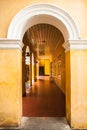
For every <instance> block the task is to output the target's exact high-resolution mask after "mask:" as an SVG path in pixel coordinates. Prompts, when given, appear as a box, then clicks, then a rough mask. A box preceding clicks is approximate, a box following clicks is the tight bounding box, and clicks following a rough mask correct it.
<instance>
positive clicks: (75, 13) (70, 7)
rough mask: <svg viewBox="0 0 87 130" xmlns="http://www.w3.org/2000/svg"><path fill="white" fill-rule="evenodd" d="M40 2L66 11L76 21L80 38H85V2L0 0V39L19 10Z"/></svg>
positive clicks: (86, 23)
mask: <svg viewBox="0 0 87 130" xmlns="http://www.w3.org/2000/svg"><path fill="white" fill-rule="evenodd" d="M42 2H43V3H48V4H52V5H55V6H58V7H60V8H63V9H64V10H66V11H67V12H68V14H70V15H71V17H72V18H73V19H74V20H75V21H76V23H77V25H78V28H79V31H80V35H81V37H82V38H85V37H87V29H85V27H86V25H87V14H86V12H87V0H66V1H65V0H21V1H20V0H15V1H14V0H0V38H5V37H6V36H7V31H8V27H9V24H10V22H11V20H12V19H13V17H14V16H15V15H16V14H17V13H18V12H19V11H20V10H21V9H23V8H24V7H26V6H29V5H31V4H36V3H42Z"/></svg>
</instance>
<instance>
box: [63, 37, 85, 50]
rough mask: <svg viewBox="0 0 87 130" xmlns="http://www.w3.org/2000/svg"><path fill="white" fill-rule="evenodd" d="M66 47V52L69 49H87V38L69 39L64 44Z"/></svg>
mask: <svg viewBox="0 0 87 130" xmlns="http://www.w3.org/2000/svg"><path fill="white" fill-rule="evenodd" d="M62 46H63V47H64V49H65V52H67V51H69V50H87V40H86V39H81V40H68V41H67V42H65V43H64V44H63V45H62Z"/></svg>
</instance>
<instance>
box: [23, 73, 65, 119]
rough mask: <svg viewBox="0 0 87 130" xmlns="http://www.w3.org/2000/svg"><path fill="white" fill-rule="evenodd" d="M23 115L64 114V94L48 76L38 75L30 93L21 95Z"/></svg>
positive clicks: (60, 115) (47, 115) (54, 115)
mask: <svg viewBox="0 0 87 130" xmlns="http://www.w3.org/2000/svg"><path fill="white" fill-rule="evenodd" d="M23 116H29V117H63V116H65V96H64V94H63V93H62V92H61V91H60V89H59V88H58V87H57V86H56V85H55V83H54V82H53V81H50V80H49V77H48V76H45V77H40V79H39V80H37V82H35V83H34V85H33V86H32V89H31V91H30V93H29V94H28V95H27V96H26V97H23Z"/></svg>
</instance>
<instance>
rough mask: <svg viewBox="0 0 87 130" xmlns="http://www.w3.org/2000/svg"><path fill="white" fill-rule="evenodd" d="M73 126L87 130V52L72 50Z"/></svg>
mask: <svg viewBox="0 0 87 130" xmlns="http://www.w3.org/2000/svg"><path fill="white" fill-rule="evenodd" d="M70 55H71V56H70V57H71V126H72V127H74V128H87V50H72V51H71V52H70Z"/></svg>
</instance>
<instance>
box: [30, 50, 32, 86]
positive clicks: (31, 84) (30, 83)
mask: <svg viewBox="0 0 87 130" xmlns="http://www.w3.org/2000/svg"><path fill="white" fill-rule="evenodd" d="M30 86H32V52H30Z"/></svg>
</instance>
